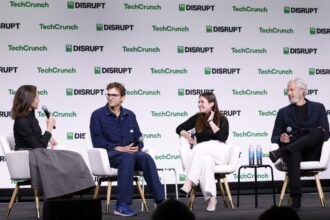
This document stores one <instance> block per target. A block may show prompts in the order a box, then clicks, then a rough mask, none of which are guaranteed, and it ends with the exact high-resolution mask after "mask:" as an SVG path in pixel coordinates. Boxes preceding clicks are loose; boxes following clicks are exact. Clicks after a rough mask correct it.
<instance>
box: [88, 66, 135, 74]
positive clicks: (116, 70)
mask: <svg viewBox="0 0 330 220" xmlns="http://www.w3.org/2000/svg"><path fill="white" fill-rule="evenodd" d="M132 69H133V68H132V67H99V66H96V67H94V74H96V75H100V74H126V73H128V74H131V73H132Z"/></svg>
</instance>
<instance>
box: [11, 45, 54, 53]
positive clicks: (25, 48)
mask: <svg viewBox="0 0 330 220" xmlns="http://www.w3.org/2000/svg"><path fill="white" fill-rule="evenodd" d="M8 48H9V51H22V52H35V51H36V52H43V51H47V50H48V49H47V47H46V46H44V45H43V46H29V45H18V46H14V45H8Z"/></svg>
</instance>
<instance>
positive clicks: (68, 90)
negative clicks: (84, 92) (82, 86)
mask: <svg viewBox="0 0 330 220" xmlns="http://www.w3.org/2000/svg"><path fill="white" fill-rule="evenodd" d="M66 95H67V96H73V89H72V88H66Z"/></svg>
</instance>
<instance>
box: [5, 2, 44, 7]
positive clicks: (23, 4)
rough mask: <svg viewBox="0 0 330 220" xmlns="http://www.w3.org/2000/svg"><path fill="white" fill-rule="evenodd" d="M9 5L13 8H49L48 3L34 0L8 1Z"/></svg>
mask: <svg viewBox="0 0 330 220" xmlns="http://www.w3.org/2000/svg"><path fill="white" fill-rule="evenodd" d="M10 7H14V8H49V4H48V3H47V2H44V3H41V2H40V3H36V2H30V1H25V2H22V1H21V2H15V1H10Z"/></svg>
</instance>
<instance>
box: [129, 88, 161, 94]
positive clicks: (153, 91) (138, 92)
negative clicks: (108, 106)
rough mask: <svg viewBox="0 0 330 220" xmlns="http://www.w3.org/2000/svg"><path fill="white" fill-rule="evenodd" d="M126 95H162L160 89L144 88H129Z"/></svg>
mask: <svg viewBox="0 0 330 220" xmlns="http://www.w3.org/2000/svg"><path fill="white" fill-rule="evenodd" d="M126 95H155V96H158V95H160V91H159V90H158V89H157V90H142V89H134V90H127V91H126Z"/></svg>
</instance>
